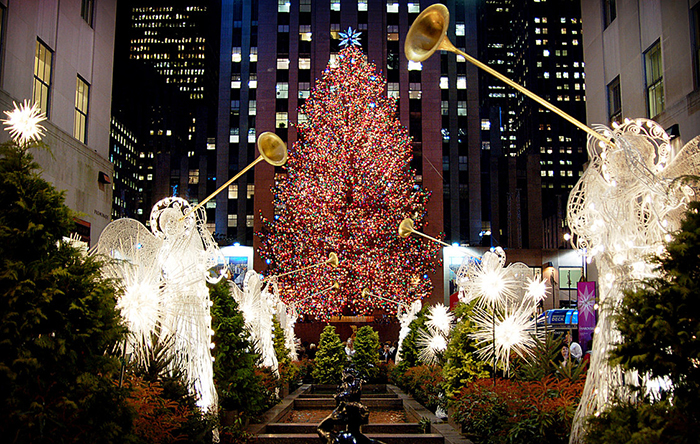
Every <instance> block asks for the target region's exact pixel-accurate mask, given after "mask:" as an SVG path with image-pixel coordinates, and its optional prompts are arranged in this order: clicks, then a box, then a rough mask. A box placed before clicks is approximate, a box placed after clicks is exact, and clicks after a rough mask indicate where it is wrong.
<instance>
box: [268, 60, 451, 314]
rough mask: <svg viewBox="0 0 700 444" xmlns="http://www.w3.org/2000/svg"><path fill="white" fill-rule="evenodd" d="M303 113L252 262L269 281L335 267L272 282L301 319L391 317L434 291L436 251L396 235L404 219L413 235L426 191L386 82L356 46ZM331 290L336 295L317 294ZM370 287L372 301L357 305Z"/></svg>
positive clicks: (329, 71)
mask: <svg viewBox="0 0 700 444" xmlns="http://www.w3.org/2000/svg"><path fill="white" fill-rule="evenodd" d="M337 63H338V66H337V67H330V66H329V67H327V68H326V70H325V71H324V73H323V77H322V79H321V80H319V81H318V82H317V84H316V86H315V88H314V89H313V91H312V92H311V95H310V96H309V97H308V98H307V99H306V102H305V104H304V105H303V106H302V108H301V111H302V112H303V113H304V114H306V116H307V118H308V120H307V121H306V122H304V123H301V124H300V125H298V132H299V138H298V141H297V142H296V143H295V144H294V145H293V146H292V147H291V148H290V149H289V159H288V161H287V165H286V170H287V176H286V178H285V179H282V180H281V181H279V182H278V183H277V184H276V185H275V186H274V187H273V190H272V191H273V194H274V204H275V208H276V216H275V219H274V220H266V219H264V220H263V231H262V232H261V233H258V234H259V235H260V236H261V238H262V248H261V250H260V253H261V255H262V257H263V258H265V259H266V260H267V262H268V264H269V269H268V271H267V273H266V274H268V275H277V274H281V273H283V272H286V271H290V270H295V269H298V268H302V267H305V266H308V265H312V264H316V263H319V262H323V261H325V260H326V258H327V257H328V254H329V253H330V252H335V253H337V255H338V257H339V259H340V265H339V266H338V267H337V268H332V267H329V266H323V267H316V268H312V269H310V270H307V271H303V272H300V273H295V274H291V275H288V276H283V277H281V278H280V292H281V296H282V299H283V300H284V301H285V302H286V303H287V304H290V303H294V304H295V305H296V306H297V308H298V310H299V312H300V313H306V314H309V315H312V316H314V317H316V318H318V319H328V318H329V317H330V316H336V315H339V314H340V313H341V312H342V311H343V308H344V307H345V306H347V307H349V308H350V311H352V312H353V313H356V314H368V313H371V312H372V310H373V309H374V308H382V309H384V310H385V311H387V312H389V313H396V309H397V306H398V303H399V302H402V303H406V304H410V303H411V302H412V301H413V300H415V299H416V298H423V297H425V296H427V295H429V294H430V292H431V291H432V288H433V286H432V283H431V281H430V279H429V278H428V272H430V271H434V269H435V261H436V259H435V258H436V255H437V252H438V250H439V247H438V246H437V245H436V244H433V243H428V242H425V241H423V240H421V239H419V238H416V237H409V238H406V239H402V238H400V237H399V236H398V234H397V230H398V226H399V223H400V222H401V220H402V219H404V218H405V217H411V218H413V219H414V220H415V222H416V226H417V227H418V226H420V223H421V221H422V220H423V219H424V217H425V205H426V202H427V200H428V198H429V194H430V193H428V192H426V191H424V190H422V189H421V188H420V187H418V186H416V185H415V181H414V176H415V174H414V172H413V171H412V170H411V168H410V161H411V158H412V155H411V144H410V143H411V138H410V136H409V135H408V132H407V130H406V128H404V127H402V126H401V124H400V122H399V121H398V119H397V118H396V101H395V100H394V99H393V98H388V97H386V93H385V86H386V82H385V80H384V78H383V77H382V76H381V75H380V74H379V73H378V72H377V69H376V67H375V66H374V64H372V63H369V62H368V61H367V57H366V56H365V54H363V53H362V51H361V50H360V49H359V48H358V47H356V46H350V47H348V48H345V49H343V50H342V51H341V52H340V53H339V54H338V59H337ZM333 281H337V282H338V283H339V284H340V289H339V290H338V291H324V289H328V288H329V287H330V286H331V285H332V283H333ZM363 288H368V289H369V290H370V292H371V293H372V294H374V295H378V296H381V297H382V298H386V299H387V300H389V301H392V302H389V301H387V300H381V299H378V298H376V297H371V296H370V297H369V298H366V299H365V298H363V297H362V289H363Z"/></svg>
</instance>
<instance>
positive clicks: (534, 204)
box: [479, 0, 587, 248]
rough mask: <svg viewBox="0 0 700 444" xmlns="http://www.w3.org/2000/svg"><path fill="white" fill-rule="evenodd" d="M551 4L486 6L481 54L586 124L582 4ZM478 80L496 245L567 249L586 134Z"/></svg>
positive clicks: (531, 1)
mask: <svg viewBox="0 0 700 444" xmlns="http://www.w3.org/2000/svg"><path fill="white" fill-rule="evenodd" d="M551 3H552V2H548V1H546V0H528V1H512V0H495V1H489V2H484V3H483V4H482V5H481V7H480V11H479V17H480V20H479V23H480V25H481V27H480V29H481V32H480V40H481V41H480V48H481V52H480V56H481V58H482V60H483V61H485V62H486V63H488V64H489V65H490V66H492V67H493V68H494V69H496V70H498V71H500V72H501V73H502V74H504V75H506V76H508V77H510V78H511V79H512V80H514V81H515V82H516V83H518V84H520V85H523V86H525V87H526V88H528V89H529V90H530V91H532V92H534V93H536V94H537V95H539V96H540V97H542V98H544V99H545V100H547V101H548V102H550V103H551V104H553V105H555V106H556V107H558V108H560V109H561V110H563V111H564V112H566V113H567V114H569V115H571V116H573V117H574V118H575V119H577V120H579V121H584V120H585V109H586V108H585V86H584V77H585V76H584V62H583V37H582V34H581V18H580V8H579V2H578V1H574V0H570V1H565V2H558V3H557V7H556V8H553V7H552V4H551ZM481 82H482V83H481V86H482V88H481V91H482V100H483V102H482V123H481V128H482V130H483V142H482V144H483V147H484V148H485V149H490V150H491V151H492V155H491V165H490V167H491V175H492V177H491V181H492V186H491V188H490V189H491V192H492V194H491V195H490V205H489V207H490V209H491V222H492V232H493V234H494V236H496V239H495V240H497V242H498V243H499V244H502V245H505V246H508V247H510V248H560V247H563V246H564V245H565V243H564V241H563V239H562V235H563V234H564V232H565V230H564V218H565V215H566V203H567V199H568V194H569V190H570V189H571V188H572V187H573V185H574V184H575V183H576V181H577V180H578V178H579V176H580V174H581V173H582V171H583V164H584V163H585V162H586V160H587V155H586V150H585V141H586V133H584V132H583V131H581V130H580V129H577V128H576V127H575V126H574V125H572V124H571V123H570V122H568V121H566V120H564V119H563V118H562V117H561V116H559V115H557V114H555V113H553V112H551V111H549V110H546V109H545V108H543V107H542V106H540V105H539V104H537V103H536V102H534V101H533V100H532V99H530V98H528V97H526V96H524V95H523V94H521V93H519V92H517V91H515V90H513V89H512V88H509V87H508V86H506V85H504V84H503V83H502V82H500V81H499V80H497V79H495V78H493V77H491V76H488V75H486V74H484V75H482V76H481ZM497 171H500V172H498V173H497ZM494 190H498V191H497V193H498V195H494V194H493V191H494Z"/></svg>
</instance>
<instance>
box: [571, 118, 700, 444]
mask: <svg viewBox="0 0 700 444" xmlns="http://www.w3.org/2000/svg"><path fill="white" fill-rule="evenodd" d="M594 129H595V130H596V131H598V132H599V133H601V134H603V135H604V136H605V137H607V138H610V139H611V140H613V142H614V143H613V144H605V143H602V142H599V141H598V140H597V139H596V140H592V138H591V137H589V139H588V156H589V159H590V162H589V166H588V168H587V169H586V171H584V173H583V175H582V176H581V178H580V179H579V181H578V183H577V184H576V186H575V187H574V188H573V190H572V192H571V194H570V195H569V202H568V205H567V221H568V224H569V226H570V227H571V231H572V234H573V235H574V236H573V238H572V245H573V246H574V247H576V248H580V249H585V251H586V252H587V256H588V258H587V260H588V261H589V263H590V261H591V260H592V259H593V258H595V260H596V266H597V268H598V275H599V281H598V287H599V311H598V322H597V326H596V334H595V335H594V339H593V352H592V355H591V364H590V369H589V371H588V376H587V378H586V385H585V387H584V391H583V395H582V398H581V402H580V403H579V406H578V409H577V411H576V415H575V417H574V423H573V429H572V433H571V442H572V443H575V442H581V440H582V439H583V428H584V425H585V418H586V417H587V416H590V415H593V414H596V413H597V412H600V411H601V410H603V409H604V408H605V406H606V405H607V404H608V402H609V401H610V399H611V397H612V396H613V393H617V394H623V393H624V390H622V389H623V388H624V381H625V380H627V381H629V380H631V379H632V378H631V377H632V376H635V375H625V374H623V372H622V370H621V369H620V368H619V367H612V366H610V365H609V362H608V359H607V357H608V352H609V350H610V347H611V346H612V344H614V343H615V342H616V341H618V340H619V332H618V331H617V330H616V328H615V327H614V323H613V321H612V317H611V315H612V313H613V310H614V307H615V306H616V305H617V304H619V303H620V302H621V301H622V294H623V293H622V292H623V290H624V289H626V288H631V286H633V285H635V284H634V282H635V281H638V280H639V279H643V278H647V277H651V276H654V271H653V269H652V267H651V265H650V264H649V263H648V262H647V259H646V258H647V257H648V255H650V254H660V253H662V252H663V251H664V241H668V240H670V235H669V233H671V232H672V231H675V230H677V229H678V227H679V226H680V221H681V218H682V217H683V213H684V212H685V209H686V204H687V203H688V202H689V201H691V200H697V190H696V188H695V187H694V186H692V182H691V181H689V180H686V178H689V177H692V176H695V177H697V176H698V175H700V147H699V144H700V137H696V138H695V139H693V140H691V141H690V142H689V143H688V144H686V145H685V146H684V147H683V148H682V149H681V150H679V151H678V152H677V153H676V152H674V150H673V147H672V145H671V142H670V137H669V136H668V134H666V132H665V131H664V130H663V128H662V127H661V126H660V125H659V124H657V123H656V122H654V121H652V120H647V119H635V120H629V119H626V120H625V123H624V124H622V125H617V126H615V128H613V129H611V128H608V127H605V126H602V125H598V126H595V127H594ZM633 379H637V378H633Z"/></svg>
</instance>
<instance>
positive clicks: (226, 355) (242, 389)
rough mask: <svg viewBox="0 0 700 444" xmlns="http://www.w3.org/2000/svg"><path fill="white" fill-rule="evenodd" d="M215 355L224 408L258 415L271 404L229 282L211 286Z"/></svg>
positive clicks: (215, 378)
mask: <svg viewBox="0 0 700 444" xmlns="http://www.w3.org/2000/svg"><path fill="white" fill-rule="evenodd" d="M209 294H210V297H211V300H212V302H213V305H212V308H211V316H212V329H213V330H214V332H215V334H214V337H213V341H214V343H215V344H216V347H215V348H214V350H213V355H214V383H215V384H216V390H217V392H218V394H219V404H220V405H221V407H222V409H224V410H229V411H237V412H239V413H240V414H243V415H247V416H254V415H257V414H259V413H261V412H263V411H265V410H266V409H267V407H268V403H269V396H268V393H267V392H266V391H264V388H263V387H262V384H261V382H262V379H261V376H260V375H259V374H256V366H255V364H256V362H257V359H258V355H257V354H255V353H254V352H253V348H252V346H251V344H250V341H249V336H248V333H247V331H246V330H245V323H244V320H243V314H242V313H241V312H240V311H239V310H238V304H237V303H236V301H235V300H234V299H233V297H232V296H231V291H230V287H229V284H228V282H227V281H222V282H220V283H219V284H217V285H214V286H212V287H210V291H209Z"/></svg>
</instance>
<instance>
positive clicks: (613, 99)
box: [608, 76, 622, 123]
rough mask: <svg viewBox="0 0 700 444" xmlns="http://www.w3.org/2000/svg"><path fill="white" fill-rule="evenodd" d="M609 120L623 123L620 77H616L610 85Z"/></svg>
mask: <svg viewBox="0 0 700 444" xmlns="http://www.w3.org/2000/svg"><path fill="white" fill-rule="evenodd" d="M608 118H609V120H610V122H618V123H619V122H622V98H621V94H620V76H617V77H615V79H614V80H613V81H612V82H610V84H609V85H608Z"/></svg>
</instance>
